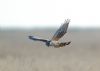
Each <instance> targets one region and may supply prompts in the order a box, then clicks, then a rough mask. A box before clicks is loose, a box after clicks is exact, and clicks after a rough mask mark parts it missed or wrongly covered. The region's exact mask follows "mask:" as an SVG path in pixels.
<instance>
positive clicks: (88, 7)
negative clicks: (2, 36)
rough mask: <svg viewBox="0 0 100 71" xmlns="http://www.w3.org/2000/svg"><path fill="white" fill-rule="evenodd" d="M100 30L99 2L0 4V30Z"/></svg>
mask: <svg viewBox="0 0 100 71" xmlns="http://www.w3.org/2000/svg"><path fill="white" fill-rule="evenodd" d="M67 18H69V19H71V22H70V27H82V28H83V27H84V28H86V27H100V0H0V27H2V28H3V27H5V28H9V27H13V28H14V27H19V28H32V27H58V26H60V25H61V23H63V22H64V20H65V19H67Z"/></svg>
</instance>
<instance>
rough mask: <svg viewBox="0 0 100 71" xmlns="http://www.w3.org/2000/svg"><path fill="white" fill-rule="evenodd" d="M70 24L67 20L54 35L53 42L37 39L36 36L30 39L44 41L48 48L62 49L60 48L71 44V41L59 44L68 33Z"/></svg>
mask: <svg viewBox="0 0 100 71" xmlns="http://www.w3.org/2000/svg"><path fill="white" fill-rule="evenodd" d="M69 22H70V19H67V20H65V22H64V23H63V24H62V25H61V27H60V28H59V29H58V30H57V31H56V33H55V34H54V36H53V37H52V39H51V40H46V39H40V38H36V37H34V36H29V39H32V40H35V41H43V42H45V43H46V45H47V46H54V47H55V48H60V47H63V46H66V45H69V44H70V43H71V42H70V41H69V42H61V43H59V42H58V40H59V39H60V38H62V37H63V36H64V35H65V34H66V33H67V29H68V25H69Z"/></svg>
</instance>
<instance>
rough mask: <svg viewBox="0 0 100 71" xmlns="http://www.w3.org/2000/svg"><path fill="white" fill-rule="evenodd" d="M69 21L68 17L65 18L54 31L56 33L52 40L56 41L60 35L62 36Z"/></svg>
mask: <svg viewBox="0 0 100 71" xmlns="http://www.w3.org/2000/svg"><path fill="white" fill-rule="evenodd" d="M69 22H70V19H67V20H65V22H64V24H63V25H61V27H60V28H59V29H58V30H57V31H56V33H55V34H54V36H53V37H52V40H54V41H58V40H59V39H60V38H61V37H62V36H64V34H65V33H67V28H68V25H69Z"/></svg>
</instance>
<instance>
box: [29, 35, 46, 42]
mask: <svg viewBox="0 0 100 71" xmlns="http://www.w3.org/2000/svg"><path fill="white" fill-rule="evenodd" d="M29 39H31V40H34V41H42V42H47V40H46V39H41V38H36V37H34V36H29Z"/></svg>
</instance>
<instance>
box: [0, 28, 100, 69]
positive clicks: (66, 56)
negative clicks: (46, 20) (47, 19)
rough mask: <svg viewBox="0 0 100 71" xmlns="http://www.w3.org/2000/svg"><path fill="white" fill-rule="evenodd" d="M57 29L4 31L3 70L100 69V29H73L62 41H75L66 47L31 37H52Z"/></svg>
mask: <svg viewBox="0 0 100 71" xmlns="http://www.w3.org/2000/svg"><path fill="white" fill-rule="evenodd" d="M55 31H56V30H54V32H55ZM54 32H52V31H50V30H47V31H44V30H43V31H40V30H33V31H32V30H28V31H27V30H26V31H25V30H24V31H19V30H9V31H7V30H4V31H3V30H2V31H0V71H100V31H98V30H80V31H69V32H68V34H66V35H65V36H64V38H62V39H61V40H60V41H69V40H71V41H72V43H71V44H70V45H69V46H66V47H64V48H48V47H47V46H45V45H44V43H41V42H34V41H32V40H29V39H28V36H29V35H35V36H36V35H38V36H40V37H43V38H46V39H47V38H49V39H50V38H51V37H52V35H53V33H54Z"/></svg>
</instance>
